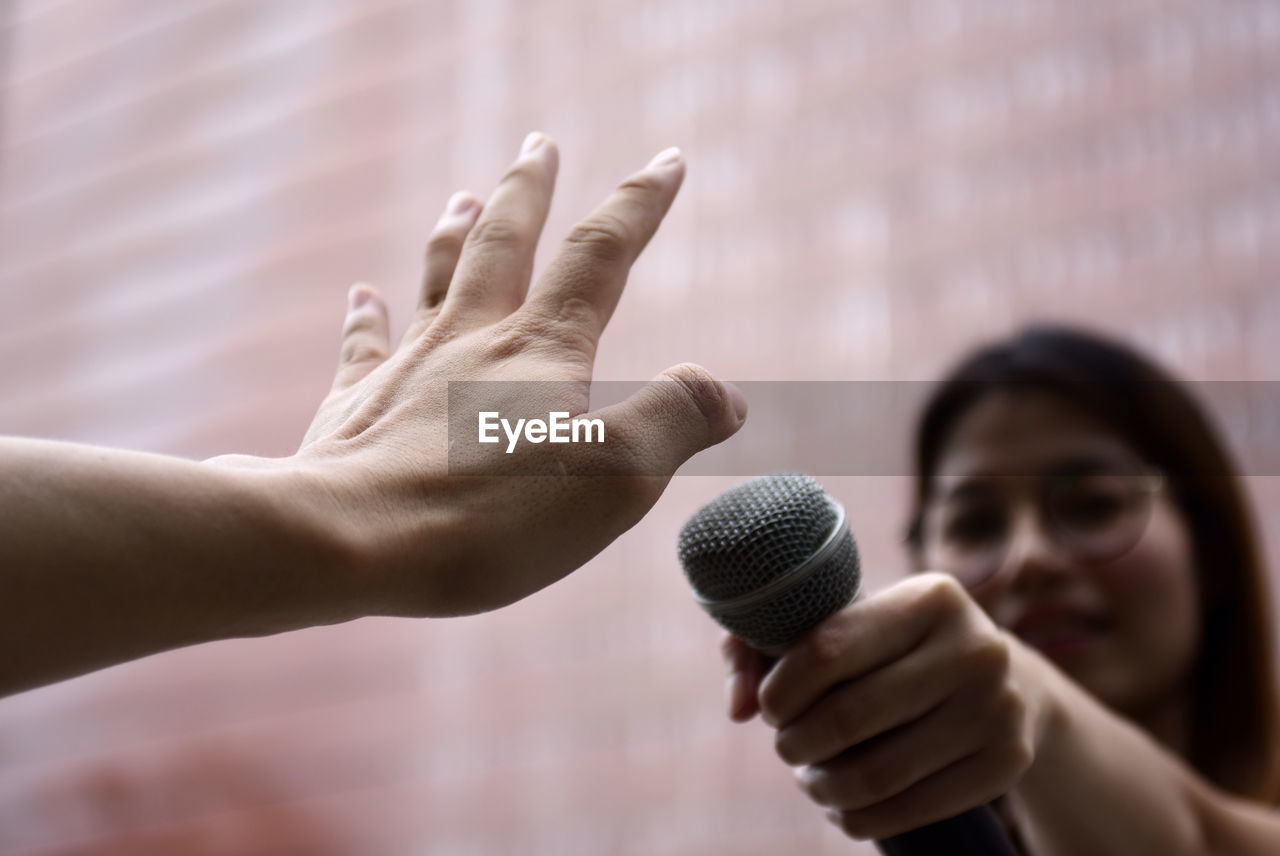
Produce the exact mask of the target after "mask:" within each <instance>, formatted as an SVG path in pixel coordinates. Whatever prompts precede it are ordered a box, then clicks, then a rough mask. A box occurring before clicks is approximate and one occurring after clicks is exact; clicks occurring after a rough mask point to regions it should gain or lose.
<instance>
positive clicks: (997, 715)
mask: <svg viewBox="0 0 1280 856" xmlns="http://www.w3.org/2000/svg"><path fill="white" fill-rule="evenodd" d="M991 708H992V709H991V712H990V714H989V716H990V721H991V724H992V726H993V727H994V728H995V729H996V730H997V733H999V734H1012V735H1018V736H1019V739H1020V735H1021V734H1022V732H1023V728H1022V725H1023V722H1024V721H1025V720H1026V717H1027V702H1026V699H1024V698H1023V697H1022V695H1021V694H1020V693H1017V692H1015V691H1013V690H1012V689H1003V690H1002V691H1000V692H999V693H997V694H996V697H995V700H994V701H993V703H992V705H991Z"/></svg>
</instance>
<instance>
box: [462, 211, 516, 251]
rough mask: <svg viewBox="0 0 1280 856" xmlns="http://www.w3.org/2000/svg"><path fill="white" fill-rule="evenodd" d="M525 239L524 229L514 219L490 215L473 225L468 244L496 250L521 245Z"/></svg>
mask: <svg viewBox="0 0 1280 856" xmlns="http://www.w3.org/2000/svg"><path fill="white" fill-rule="evenodd" d="M524 240H525V233H524V230H523V229H521V228H520V226H519V224H518V223H516V222H515V221H514V220H510V219H508V218H506V217H490V218H488V219H484V220H481V221H480V222H478V223H476V224H475V226H473V227H471V231H470V232H469V233H468V234H467V244H468V246H471V247H484V248H490V249H495V250H503V249H510V248H512V247H518V246H520V245H521V244H522V243H523V242H524Z"/></svg>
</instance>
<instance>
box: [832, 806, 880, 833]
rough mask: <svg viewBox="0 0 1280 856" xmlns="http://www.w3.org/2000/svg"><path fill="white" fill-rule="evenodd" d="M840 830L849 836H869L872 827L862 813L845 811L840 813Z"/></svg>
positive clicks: (872, 830) (872, 829) (872, 831)
mask: <svg viewBox="0 0 1280 856" xmlns="http://www.w3.org/2000/svg"><path fill="white" fill-rule="evenodd" d="M840 831H841V832H843V833H844V834H845V835H848V836H849V837H850V838H871V837H872V836H873V834H874V827H873V826H872V824H871V823H870V822H869V820H868V818H867V817H866V815H865V814H864V813H862V812H857V811H846V812H843V813H841V815H840Z"/></svg>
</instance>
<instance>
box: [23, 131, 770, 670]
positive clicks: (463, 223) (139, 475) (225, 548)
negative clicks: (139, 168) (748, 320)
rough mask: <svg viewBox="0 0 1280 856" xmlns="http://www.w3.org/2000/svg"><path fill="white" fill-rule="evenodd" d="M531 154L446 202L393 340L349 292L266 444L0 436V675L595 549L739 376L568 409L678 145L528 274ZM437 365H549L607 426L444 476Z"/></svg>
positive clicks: (403, 606) (651, 494)
mask: <svg viewBox="0 0 1280 856" xmlns="http://www.w3.org/2000/svg"><path fill="white" fill-rule="evenodd" d="M557 167H558V152H557V149H556V146H555V144H554V142H552V141H551V140H550V139H548V138H547V137H545V136H543V135H540V134H532V135H530V137H529V138H528V140H526V143H525V145H524V146H523V147H522V150H521V152H520V155H519V156H518V158H517V159H516V161H515V162H514V163H513V164H512V166H511V167H510V169H509V170H508V171H507V173H506V175H505V176H504V177H503V179H502V181H501V182H500V183H499V185H498V187H497V189H496V190H495V191H494V192H493V194H492V195H491V196H490V197H489V199H488V200H487V201H485V202H483V203H482V202H481V201H480V200H479V199H477V198H475V197H472V196H470V195H468V194H456V195H455V196H454V197H453V199H451V200H450V203H449V206H448V207H447V209H446V211H445V213H444V214H443V215H442V217H441V219H440V221H439V223H438V224H437V226H436V228H435V230H434V232H433V233H432V235H431V238H430V240H429V241H428V247H427V254H426V271H425V274H424V277H423V281H422V285H421V288H420V292H419V299H418V305H417V307H416V308H415V310H414V315H413V318H412V321H411V322H410V325H409V327H408V330H407V332H406V334H405V336H404V338H403V339H402V340H401V341H400V343H399V344H398V345H396V346H394V347H393V345H392V343H391V342H390V340H389V334H388V329H389V322H388V312H387V307H386V305H385V303H384V302H383V300H382V298H381V296H380V295H379V294H378V293H377V291H376V290H374V289H372V288H371V287H369V286H364V285H360V286H356V287H355V288H353V289H352V291H351V294H350V302H349V309H348V313H347V317H346V321H345V324H344V328H343V336H342V349H341V357H340V361H339V367H338V371H337V375H336V377H335V379H334V382H333V387H332V389H331V391H330V393H329V394H328V396H327V397H326V399H325V400H324V402H323V403H322V404H321V406H320V409H319V412H318V413H317V414H316V417H315V420H314V422H313V424H312V426H311V428H310V429H309V430H308V432H307V435H306V437H305V439H304V440H303V442H302V445H301V447H300V448H299V450H298V451H297V453H295V454H294V455H292V456H289V457H286V458H275V459H266V458H254V457H248V456H224V457H220V458H215V459H212V460H209V461H204V462H197V461H190V460H183V459H178V458H171V457H165V456H160V455H149V454H142V453H136V452H128V451H119V450H110V449H100V448H94V447H88V446H81V445H75V444H69V443H57V442H47V441H39V440H22V439H0V591H3V597H0V694H2V693H11V692H16V691H19V690H22V689H26V688H30V687H34V686H38V685H40V684H43V683H48V682H50V681H55V680H59V679H62V678H66V677H70V676H72V675H76V674H80V673H83V672H85V671H88V670H91V669H96V668H101V667H104V666H107V665H111V664H113V663H119V662H121V661H124V660H128V659H131V658H134V657H140V656H143V655H146V654H150V653H154V652H157V651H163V650H166V649H169V648H174V647H177V646H181V645H187V644H191V643H195V642H202V641H209V640H214V639H222V638H228V637H235V636H254V635H265V634H270V633H277V632H280V631H284V630H291V629H295V628H300V627H305V626H310V625H315V624H327V623H335V622H340V621H346V620H350V619H354V618H358V617H361V616H364V615H375V614H378V615H409V616H445V615H461V614H467V613H474V612H479V611H484V610H489V609H495V608H498V607H500V606H503V605H505V604H508V603H511V602H512V601H515V600H518V599H520V598H522V597H524V596H526V595H528V594H530V593H532V592H534V591H537V590H538V589H540V588H543V587H544V586H547V585H549V584H551V583H552V582H554V581H556V580H557V579H559V578H561V577H563V576H565V575H566V574H568V573H570V572H571V571H573V570H574V569H576V568H577V567H579V566H581V565H582V564H583V563H584V562H586V561H587V560H588V559H590V558H591V557H592V556H594V555H595V554H597V553H598V552H600V551H601V550H602V549H604V548H605V547H606V546H607V545H608V544H609V543H610V542H611V541H613V539H615V538H616V537H617V536H618V535H620V534H621V533H622V532H624V531H626V530H627V529H628V528H630V527H631V526H632V525H634V524H635V523H636V522H637V521H639V520H640V518H641V517H643V516H644V514H645V513H646V512H647V511H648V510H649V508H651V507H652V506H653V504H654V503H655V502H656V501H657V499H658V497H659V496H660V495H661V493H662V491H663V490H664V489H665V487H666V484H667V483H668V481H669V480H670V477H671V474H672V473H674V472H675V470H676V468H677V467H679V465H680V464H681V463H683V462H684V461H685V460H686V459H688V458H689V457H691V456H692V455H693V454H695V453H696V452H698V451H700V450H702V449H704V448H706V447H708V446H710V445H713V444H715V443H718V442H720V441H722V440H724V439H726V438H727V437H729V436H730V435H732V434H733V433H734V432H735V431H737V429H738V428H739V427H740V425H741V424H742V421H743V419H744V418H745V413H746V404H745V401H743V400H742V397H741V394H740V393H739V392H737V390H736V389H734V388H733V387H731V386H729V385H727V384H723V383H721V382H719V381H717V380H716V379H715V378H714V377H713V376H712V375H711V374H710V373H709V372H707V371H706V370H705V369H702V368H700V367H698V366H692V365H688V364H681V365H678V366H675V367H673V368H670V369H667V370H666V371H664V372H662V373H661V374H659V375H658V376H657V377H656V378H655V379H654V380H653V381H651V382H650V383H648V384H647V385H645V386H644V387H643V388H642V389H640V390H639V391H638V392H637V393H636V394H634V395H633V396H631V397H630V398H628V399H627V400H625V401H623V402H621V403H619V404H616V405H612V406H609V407H605V408H601V409H600V410H598V411H590V410H589V402H588V401H587V389H588V386H587V385H588V383H589V381H590V379H591V374H592V366H593V363H594V359H595V349H596V343H597V342H598V341H599V338H600V334H601V332H602V331H603V330H604V327H605V325H606V324H607V323H608V321H609V318H610V316H611V315H612V313H613V310H614V308H615V306H616V305H617V302H618V299H619V297H620V296H621V293H622V289H623V286H624V285H625V283H626V279H627V274H628V272H629V270H630V268H631V265H632V263H633V262H634V261H635V259H636V257H637V256H638V255H639V254H640V252H641V251H642V250H643V248H644V246H645V245H646V244H647V243H648V241H649V239H650V238H651V237H652V236H653V234H654V232H655V231H656V230H657V228H658V225H659V223H660V222H661V220H662V218H663V216H664V215H665V213H666V211H667V209H668V207H669V206H670V205H671V202H672V200H673V199H674V197H675V195H676V191H677V190H678V188H679V186H680V182H681V180H682V178H683V175H684V163H683V159H682V158H681V156H680V153H679V152H678V151H675V150H669V151H667V152H664V153H663V154H662V155H659V156H658V157H657V158H655V159H654V161H653V162H652V163H651V164H649V165H648V166H647V167H645V168H644V169H642V170H640V171H639V172H637V173H635V174H633V175H632V176H630V177H629V178H628V179H626V180H625V181H624V182H623V183H622V184H621V185H619V187H618V188H617V189H616V190H614V192H613V193H612V194H611V195H610V196H609V197H608V198H607V199H606V200H605V201H604V202H603V204H602V205H601V206H600V207H599V208H597V210H596V211H595V212H593V213H592V214H590V215H588V216H587V217H586V218H585V219H583V220H582V221H580V222H579V224H578V225H577V226H576V227H575V228H574V229H573V230H571V232H570V234H569V235H568V236H567V237H566V238H565V240H564V241H563V243H562V244H561V246H560V248H559V250H558V252H557V253H556V255H555V256H554V258H553V259H552V260H551V262H550V263H549V265H548V267H547V269H546V272H545V274H544V275H543V276H542V277H541V278H540V279H539V281H538V282H537V283H535V284H534V285H533V286H532V288H531V287H530V278H531V274H530V272H531V270H532V267H533V254H534V247H535V245H536V244H537V241H538V237H539V235H540V234H541V231H542V227H543V224H544V222H545V219H546V215H547V209H548V207H549V205H550V201H551V194H552V188H553V186H554V182H555V175H556V171H557ZM453 380H467V381H485V380H502V381H513V380H514V381H556V382H559V383H562V384H564V385H565V386H566V387H567V388H569V389H576V390H579V393H578V395H577V398H576V399H574V400H571V401H569V402H568V404H567V405H566V409H568V410H569V411H570V412H572V413H573V414H574V415H580V414H588V415H590V416H594V417H599V418H601V419H602V420H603V421H604V424H605V425H606V428H607V438H608V441H607V442H604V443H600V444H596V445H585V444H583V445H572V446H567V447H557V448H556V450H555V454H556V461H557V464H558V465H559V469H558V471H557V472H558V474H557V475H528V474H527V473H528V472H529V466H528V465H529V463H530V461H531V460H532V459H533V458H535V457H536V456H537V455H539V454H548V452H547V447H546V446H530V445H529V444H526V445H525V447H524V448H523V449H522V450H520V451H518V452H517V453H516V454H513V455H504V454H501V451H500V450H499V452H498V453H497V454H494V455H492V456H487V457H484V458H482V459H478V460H476V461H471V462H470V463H469V464H468V469H467V470H466V474H465V475H457V474H454V475H450V464H451V461H450V457H449V452H450V447H449V434H448V427H449V422H448V419H449V405H450V401H449V395H448V385H449V382H450V381H453ZM499 404H500V403H499ZM535 462H536V461H535Z"/></svg>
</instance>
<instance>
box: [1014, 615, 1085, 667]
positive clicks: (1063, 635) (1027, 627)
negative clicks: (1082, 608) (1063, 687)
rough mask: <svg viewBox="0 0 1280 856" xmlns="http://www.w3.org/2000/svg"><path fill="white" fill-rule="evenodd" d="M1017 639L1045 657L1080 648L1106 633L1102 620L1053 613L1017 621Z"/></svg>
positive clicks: (1071, 652) (1056, 655) (1068, 652)
mask: <svg viewBox="0 0 1280 856" xmlns="http://www.w3.org/2000/svg"><path fill="white" fill-rule="evenodd" d="M1019 625H1020V626H1019V627H1018V628H1017V629H1016V630H1015V631H1014V632H1015V633H1016V634H1017V635H1018V638H1020V639H1021V640H1022V641H1023V642H1025V643H1026V644H1028V645H1030V646H1031V647H1033V648H1035V649H1037V650H1038V651H1040V653H1042V654H1044V655H1045V656H1048V657H1059V656H1066V655H1070V654H1075V653H1078V652H1080V651H1083V650H1085V649H1087V648H1089V647H1090V646H1092V645H1094V644H1096V643H1097V642H1099V641H1100V640H1101V639H1102V638H1103V637H1104V636H1105V635H1106V626H1105V624H1104V622H1102V621H1100V620H1098V619H1093V618H1086V617H1084V616H1056V617H1053V618H1045V619H1043V620H1032V621H1022V622H1019Z"/></svg>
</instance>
